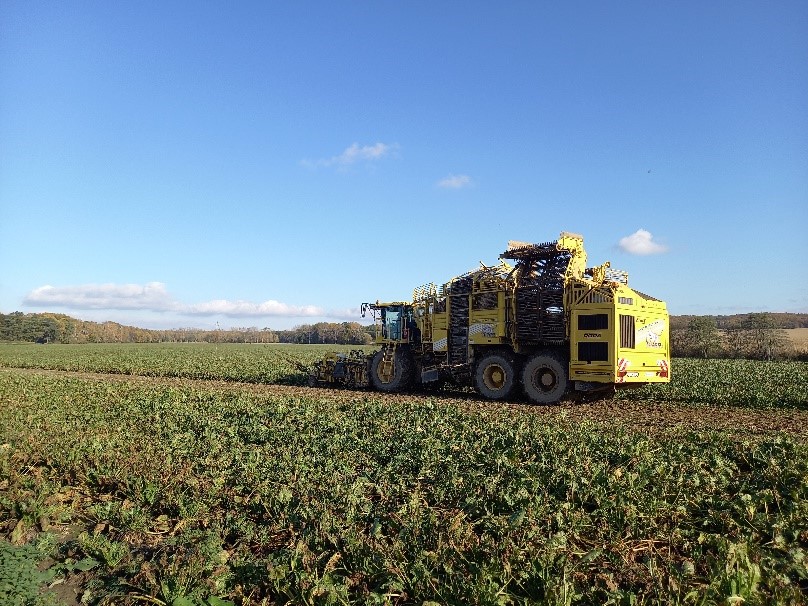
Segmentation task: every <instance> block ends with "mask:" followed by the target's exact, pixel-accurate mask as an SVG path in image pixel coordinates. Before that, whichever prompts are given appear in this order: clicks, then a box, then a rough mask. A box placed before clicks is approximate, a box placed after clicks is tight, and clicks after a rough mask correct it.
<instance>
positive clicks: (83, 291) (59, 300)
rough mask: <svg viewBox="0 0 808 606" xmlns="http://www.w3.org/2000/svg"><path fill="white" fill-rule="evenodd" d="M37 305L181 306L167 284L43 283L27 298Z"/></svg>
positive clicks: (141, 307)
mask: <svg viewBox="0 0 808 606" xmlns="http://www.w3.org/2000/svg"><path fill="white" fill-rule="evenodd" d="M23 303H25V304H26V305H32V306H35V307H48V306H55V307H66V308H68V309H151V310H159V311H170V310H174V309H176V307H177V304H176V303H175V302H174V301H173V300H172V299H171V297H170V296H169V294H168V292H167V291H166V287H165V284H163V283H161V282H149V283H148V284H82V285H79V286H49V285H47V286H40V287H39V288H35V289H34V290H32V291H31V292H30V293H28V295H27V296H26V297H25V299H24V300H23Z"/></svg>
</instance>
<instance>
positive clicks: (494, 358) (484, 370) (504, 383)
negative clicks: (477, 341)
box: [474, 353, 516, 400]
mask: <svg viewBox="0 0 808 606" xmlns="http://www.w3.org/2000/svg"><path fill="white" fill-rule="evenodd" d="M474 385H475V387H476V388H477V391H478V392H479V393H480V394H481V395H483V396H484V397H486V398H488V399H489V400H505V399H507V398H510V397H511V395H513V390H514V388H515V387H516V370H515V369H514V367H513V362H512V361H511V360H510V359H509V358H507V357H505V356H503V355H502V354H499V353H492V354H488V355H487V356H484V357H483V359H482V360H480V363H479V364H477V371H476V372H475V373H474Z"/></svg>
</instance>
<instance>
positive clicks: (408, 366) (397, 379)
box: [370, 349, 413, 392]
mask: <svg viewBox="0 0 808 606" xmlns="http://www.w3.org/2000/svg"><path fill="white" fill-rule="evenodd" d="M384 351H385V350H383V349H382V350H381V351H378V352H376V355H375V356H373V362H371V365H370V380H371V382H372V383H373V387H374V388H376V389H378V390H379V391H388V392H396V391H404V390H405V389H407V388H409V387H410V385H411V384H412V375H413V361H412V356H411V355H410V352H409V351H406V350H402V349H398V350H397V351H396V352H395V357H394V358H393V374H392V376H391V377H389V380H385V379H388V377H385V376H384V373H383V372H382V366H383V365H382V362H383V361H384Z"/></svg>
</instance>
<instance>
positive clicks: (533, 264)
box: [311, 232, 670, 404]
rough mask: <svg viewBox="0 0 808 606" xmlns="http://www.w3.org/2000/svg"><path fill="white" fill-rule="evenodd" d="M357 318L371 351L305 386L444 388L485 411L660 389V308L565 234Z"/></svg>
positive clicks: (516, 246)
mask: <svg viewBox="0 0 808 606" xmlns="http://www.w3.org/2000/svg"><path fill="white" fill-rule="evenodd" d="M366 312H370V313H371V314H372V315H373V317H374V320H375V322H376V343H377V344H378V345H380V346H381V348H380V350H379V351H378V352H377V353H376V354H375V355H372V356H368V357H367V358H364V359H360V358H358V357H357V356H356V355H352V356H350V357H339V356H338V357H336V358H334V359H333V360H330V361H329V362H328V363H327V364H325V363H321V364H318V365H317V366H316V367H315V369H314V371H313V373H312V376H311V382H312V384H316V383H322V382H328V383H348V384H350V385H354V386H363V385H368V384H370V385H372V386H373V387H375V388H376V389H379V390H382V391H389V392H394V391H402V390H405V389H409V388H410V387H412V386H415V385H424V386H428V385H434V384H440V383H442V382H444V381H451V382H454V383H457V384H460V385H472V386H474V387H475V388H476V389H477V391H478V392H479V393H480V394H481V395H483V396H485V397H486V398H490V399H494V400H502V399H509V398H512V397H516V396H517V395H518V392H519V391H520V390H521V391H523V392H524V394H525V395H526V396H527V397H528V399H529V400H530V401H532V402H535V403H538V404H551V403H554V402H558V401H559V400H560V399H562V398H563V397H564V396H565V395H567V394H569V393H571V392H580V393H581V394H584V395H591V396H598V395H605V394H609V393H613V392H614V390H615V389H619V388H624V387H633V386H641V385H644V384H646V383H666V382H668V381H670V347H669V324H668V311H667V308H666V305H665V303H664V302H662V301H660V300H658V299H655V298H653V297H650V296H648V295H645V294H643V293H641V292H639V291H637V290H634V289H632V288H630V287H629V286H628V275H627V274H626V273H625V272H622V271H617V270H614V269H612V268H611V267H610V264H609V263H604V264H603V265H599V266H597V267H590V268H587V267H586V252H585V251H584V246H583V238H582V237H581V236H578V235H575V234H570V233H566V232H563V233H562V234H561V236H560V237H559V238H558V240H556V241H554V242H547V243H544V244H527V243H523V242H509V244H508V249H507V250H506V251H505V252H504V253H502V254H501V255H500V262H499V263H498V264H497V265H495V266H493V267H486V266H481V267H480V268H479V269H477V270H475V271H471V272H469V273H466V274H463V275H461V276H458V277H456V278H454V279H452V280H450V281H449V282H447V283H446V284H443V285H442V286H440V287H436V286H435V285H434V284H427V285H425V286H422V287H420V288H417V289H415V291H414V293H413V299H412V301H411V302H393V303H379V302H376V303H365V304H363V305H362V313H363V315H364V314H365V313H366ZM343 377H344V378H345V379H346V380H343Z"/></svg>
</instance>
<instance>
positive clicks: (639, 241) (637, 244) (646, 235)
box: [618, 228, 668, 255]
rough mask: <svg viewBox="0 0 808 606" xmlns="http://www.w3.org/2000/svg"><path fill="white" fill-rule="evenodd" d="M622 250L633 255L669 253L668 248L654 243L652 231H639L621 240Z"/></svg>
mask: <svg viewBox="0 0 808 606" xmlns="http://www.w3.org/2000/svg"><path fill="white" fill-rule="evenodd" d="M618 246H619V247H620V249H621V250H622V251H624V252H627V253H629V254H631V255H658V254H661V253H664V252H667V250H668V247H667V246H664V245H663V244H660V243H658V242H655V241H654V236H653V235H652V234H651V232H650V231H647V230H645V229H642V228H640V229H638V230H637V231H635V232H634V233H633V234H631V235H630V236H626V237H625V238H620V242H619V243H618Z"/></svg>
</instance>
